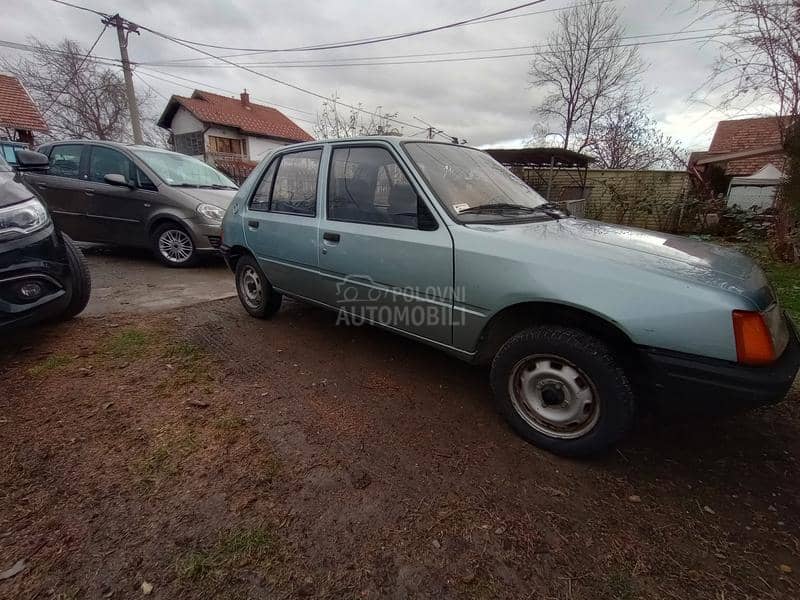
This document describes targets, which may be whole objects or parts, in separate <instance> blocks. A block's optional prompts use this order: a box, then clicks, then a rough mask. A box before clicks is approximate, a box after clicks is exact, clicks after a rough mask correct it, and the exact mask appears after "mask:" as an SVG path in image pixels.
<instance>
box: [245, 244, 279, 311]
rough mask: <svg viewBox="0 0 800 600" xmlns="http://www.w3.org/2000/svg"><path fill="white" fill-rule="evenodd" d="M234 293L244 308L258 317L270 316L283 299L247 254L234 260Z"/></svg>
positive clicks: (277, 308)
mask: <svg viewBox="0 0 800 600" xmlns="http://www.w3.org/2000/svg"><path fill="white" fill-rule="evenodd" d="M236 293H237V294H238V295H239V301H240V302H241V303H242V306H244V309H245V310H246V311H247V312H248V313H250V315H252V316H254V317H257V318H259V319H269V318H270V317H272V316H273V315H274V314H275V313H276V312H278V310H279V309H280V307H281V302H282V301H283V296H282V295H281V294H279V293H278V292H276V291H275V290H274V289H273V288H272V284H270V282H269V280H268V279H267V278H266V276H265V275H264V272H263V271H262V270H261V267H259V266H258V262H256V259H255V258H253V257H252V256H249V255H245V256H242V257H241V258H240V259H239V260H238V261H237V262H236Z"/></svg>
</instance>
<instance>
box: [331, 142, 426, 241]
mask: <svg viewBox="0 0 800 600" xmlns="http://www.w3.org/2000/svg"><path fill="white" fill-rule="evenodd" d="M418 210H419V201H418V198H417V193H416V192H415V191H414V188H412V187H411V183H410V182H409V181H408V178H406V176H405V174H404V173H403V171H402V169H401V168H400V166H399V165H398V164H397V163H396V162H395V160H394V158H393V157H392V155H391V153H390V152H389V151H388V150H386V149H385V148H378V147H354V148H335V149H334V150H333V157H332V158H331V169H330V174H329V179H328V218H329V219H331V220H333V221H350V222H354V223H369V224H373V225H391V226H396V227H397V226H399V227H413V228H416V227H417V225H418Z"/></svg>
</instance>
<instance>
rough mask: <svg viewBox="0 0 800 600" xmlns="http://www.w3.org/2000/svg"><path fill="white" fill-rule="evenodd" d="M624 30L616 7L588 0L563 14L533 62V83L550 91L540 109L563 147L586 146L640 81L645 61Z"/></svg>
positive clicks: (531, 71) (531, 67)
mask: <svg viewBox="0 0 800 600" xmlns="http://www.w3.org/2000/svg"><path fill="white" fill-rule="evenodd" d="M624 33H625V30H624V28H623V26H622V25H621V23H620V17H619V12H618V11H617V9H616V8H615V7H614V6H613V5H612V4H610V3H609V2H605V1H603V0H588V1H587V2H584V3H581V4H577V5H575V6H573V7H572V8H570V9H569V10H566V11H563V12H561V13H559V16H558V18H557V28H556V30H555V31H554V32H553V33H551V34H550V36H549V37H548V40H547V46H546V47H545V48H544V51H543V52H542V54H541V55H540V56H536V57H535V58H534V59H533V60H532V61H531V65H530V71H529V73H528V75H529V82H530V84H531V86H532V87H544V88H546V89H547V91H548V95H547V96H546V97H545V99H544V101H543V102H542V104H541V105H540V106H539V107H538V108H537V112H538V114H539V115H540V116H541V117H543V118H544V119H545V120H546V121H548V122H550V123H553V124H554V125H555V126H556V127H557V130H556V131H555V132H554V133H556V134H557V135H559V136H560V137H561V140H562V145H563V147H564V148H573V149H575V150H578V151H581V150H583V149H584V148H585V147H586V146H587V144H588V143H589V140H590V139H591V136H592V133H593V130H594V127H595V124H596V122H597V120H598V118H599V117H600V116H602V115H603V114H604V112H605V111H607V110H609V109H610V108H611V107H613V106H614V105H615V104H616V100H617V99H618V98H619V97H621V96H624V95H625V94H626V92H628V91H629V90H630V89H631V88H632V87H633V86H634V85H636V84H637V82H638V78H639V76H640V75H641V73H642V71H643V69H644V65H643V63H642V61H641V59H640V58H639V52H638V49H637V48H636V47H635V46H629V47H625V46H623V45H622V37H623V35H624Z"/></svg>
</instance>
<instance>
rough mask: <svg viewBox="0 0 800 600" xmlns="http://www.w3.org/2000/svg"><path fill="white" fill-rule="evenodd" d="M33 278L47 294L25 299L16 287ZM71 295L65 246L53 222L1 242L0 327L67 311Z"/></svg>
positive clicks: (22, 323) (43, 318)
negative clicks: (27, 234)
mask: <svg viewBox="0 0 800 600" xmlns="http://www.w3.org/2000/svg"><path fill="white" fill-rule="evenodd" d="M31 281H35V282H36V283H38V284H39V285H40V286H41V287H42V289H43V290H44V293H43V294H42V296H40V297H38V298H36V299H35V300H31V301H23V300H21V299H20V297H19V296H18V294H17V293H16V290H17V286H18V285H19V284H20V283H22V282H31ZM71 295H72V274H71V272H70V268H69V259H68V258H67V252H66V247H65V246H64V242H63V240H62V239H61V237H60V236H59V234H58V233H57V232H56V231H55V229H54V228H53V226H52V224H51V225H48V226H47V227H46V228H45V229H43V230H41V231H38V232H35V233H33V234H31V235H29V236H25V237H22V238H17V239H14V240H9V241H6V242H3V243H2V244H0V329H7V328H11V327H17V326H23V325H29V324H32V323H35V322H38V321H42V320H45V319H49V318H51V317H54V316H56V315H58V314H60V313H61V312H63V311H64V309H65V308H66V307H67V304H68V303H69V299H70V297H71Z"/></svg>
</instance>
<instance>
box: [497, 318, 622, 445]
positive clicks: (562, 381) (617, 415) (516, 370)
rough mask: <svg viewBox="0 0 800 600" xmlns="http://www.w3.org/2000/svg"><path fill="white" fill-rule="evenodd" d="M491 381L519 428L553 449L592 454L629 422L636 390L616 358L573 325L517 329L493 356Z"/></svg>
mask: <svg viewBox="0 0 800 600" xmlns="http://www.w3.org/2000/svg"><path fill="white" fill-rule="evenodd" d="M491 382H492V390H493V392H494V396H495V400H496V402H497V405H498V408H499V410H500V412H501V413H502V414H503V415H504V416H505V418H506V419H507V420H508V422H509V423H510V424H511V426H512V427H513V428H514V429H515V430H516V431H517V433H519V434H520V435H521V436H522V437H523V438H525V439H526V440H528V441H529V442H531V443H533V444H535V445H537V446H540V447H541V448H544V449H545V450H549V451H550V452H553V453H555V454H562V455H566V456H587V455H590V454H597V453H599V452H602V451H604V450H606V449H607V448H608V447H609V446H611V445H612V444H614V443H615V442H617V441H618V440H620V439H621V438H622V437H623V436H624V435H625V433H627V431H628V430H629V429H630V427H631V425H632V423H633V417H634V406H635V403H634V395H633V391H632V389H631V385H630V382H629V380H628V377H627V375H626V374H625V371H624V370H623V368H622V366H621V365H620V362H619V360H618V358H617V357H616V356H615V355H614V353H613V352H612V350H611V349H610V348H609V347H608V346H607V345H606V344H605V343H603V342H602V341H600V340H599V339H597V338H595V337H594V336H591V335H589V334H587V333H585V332H583V331H580V330H577V329H571V328H567V327H560V326H552V325H545V326H540V327H535V328H532V329H527V330H525V331H522V332H520V333H518V334H517V335H515V336H514V337H512V338H511V339H509V340H508V341H507V342H506V343H505V344H504V345H503V347H502V348H500V350H499V351H498V353H497V355H496V356H495V358H494V361H493V362H492V370H491Z"/></svg>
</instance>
